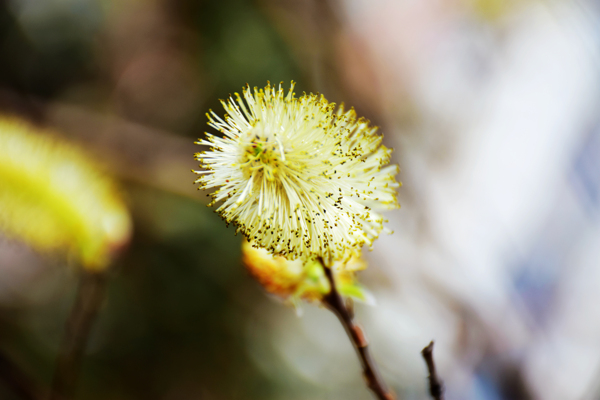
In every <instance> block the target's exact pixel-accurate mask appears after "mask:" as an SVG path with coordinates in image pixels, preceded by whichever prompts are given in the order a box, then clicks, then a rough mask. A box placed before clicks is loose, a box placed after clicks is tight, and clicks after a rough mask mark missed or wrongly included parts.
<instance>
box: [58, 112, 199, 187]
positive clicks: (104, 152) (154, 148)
mask: <svg viewBox="0 0 600 400" xmlns="http://www.w3.org/2000/svg"><path fill="white" fill-rule="evenodd" d="M46 122H47V123H48V124H49V125H50V126H52V127H54V128H56V129H57V130H58V133H59V134H60V135H62V136H64V137H65V138H67V139H69V140H71V141H73V142H76V143H78V144H80V145H81V146H82V147H84V148H85V149H87V150H88V151H89V152H91V153H93V154H94V155H96V156H97V158H98V159H100V160H104V161H106V166H107V167H108V168H109V169H110V170H111V171H112V172H113V173H114V174H115V175H117V176H120V177H122V178H125V179H130V180H133V181H136V182H140V183H143V184H146V185H149V186H153V187H157V188H159V189H162V190H166V191H170V192H173V193H177V194H179V195H183V196H186V197H193V198H195V199H198V198H204V197H205V196H197V195H196V192H195V187H194V185H193V182H194V180H195V179H196V178H195V176H194V174H192V173H191V169H193V168H198V163H197V162H196V161H195V160H194V157H193V156H194V153H195V152H197V151H198V150H199V148H198V146H196V145H194V143H193V142H194V141H193V140H192V139H188V138H184V137H178V136H177V135H175V134H173V133H171V132H167V131H162V130H159V129H153V128H149V127H146V126H143V125H140V124H136V123H133V122H129V121H126V120H123V119H121V118H117V117H107V116H104V115H101V114H97V113H94V112H91V111H88V110H86V109H83V108H81V107H77V106H70V105H65V104H51V105H49V107H48V110H47V113H46Z"/></svg>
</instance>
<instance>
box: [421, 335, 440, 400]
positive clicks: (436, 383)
mask: <svg viewBox="0 0 600 400" xmlns="http://www.w3.org/2000/svg"><path fill="white" fill-rule="evenodd" d="M421 355H422V356H423V358H424V359H425V363H426V364H427V370H428V371H429V377H428V379H429V394H430V395H431V397H432V398H433V399H434V400H444V384H443V383H442V381H441V380H440V378H439V377H438V374H437V371H436V369H435V362H434V361H433V341H432V342H431V343H429V345H428V346H427V347H425V348H424V349H423V350H422V351H421Z"/></svg>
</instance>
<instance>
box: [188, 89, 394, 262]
mask: <svg viewBox="0 0 600 400" xmlns="http://www.w3.org/2000/svg"><path fill="white" fill-rule="evenodd" d="M293 88H294V83H292V87H291V89H290V90H289V92H288V93H287V95H286V94H285V93H284V91H283V89H282V88H281V85H280V86H279V88H278V89H276V88H275V87H272V86H270V85H267V86H266V87H265V88H264V90H263V89H260V90H259V89H257V88H254V91H252V90H251V89H250V88H249V87H246V88H245V89H244V91H243V97H244V99H242V98H241V97H240V96H239V95H238V94H237V93H236V95H235V96H236V100H234V99H233V98H230V99H229V100H228V101H227V102H225V101H223V102H222V104H223V107H224V108H225V111H226V116H225V119H224V120H223V119H221V118H220V117H219V116H218V115H217V114H215V113H214V112H211V113H210V114H208V118H209V125H210V126H212V127H213V128H215V129H217V130H218V131H219V132H221V133H222V134H223V136H222V137H220V136H215V135H212V134H210V133H207V139H201V140H199V141H198V142H196V143H197V144H200V145H204V146H209V147H210V150H209V151H206V152H202V153H198V154H196V158H197V159H198V160H199V161H200V162H201V166H202V167H203V168H204V170H203V171H194V172H196V173H197V174H200V175H201V177H200V178H199V179H198V180H197V181H196V182H197V183H199V184H200V187H201V188H205V189H210V188H218V190H216V191H215V192H213V193H212V197H213V202H212V203H211V205H212V204H215V203H217V202H221V205H220V206H219V207H218V208H217V210H216V211H217V212H218V213H219V214H220V215H221V216H222V217H223V219H224V220H225V221H226V222H227V223H233V224H235V225H236V226H237V229H238V231H239V232H242V233H243V234H244V236H245V237H246V238H248V240H251V241H253V242H254V243H255V244H256V246H258V247H262V248H265V249H267V250H268V251H269V252H270V253H272V254H274V255H280V256H284V257H286V258H287V259H289V260H294V259H297V258H302V259H304V260H308V259H311V258H315V257H319V256H320V257H323V259H324V260H325V264H326V265H328V266H329V265H331V264H332V263H333V261H334V260H341V259H346V260H347V259H349V258H350V257H352V256H357V255H358V254H359V253H360V250H361V248H362V246H363V245H365V244H366V245H369V246H370V245H372V243H373V241H374V240H375V239H376V238H377V237H378V236H379V234H380V233H381V231H383V230H385V228H384V227H383V223H384V221H385V220H384V218H383V216H382V215H381V214H379V213H378V212H377V211H378V210H383V209H393V208H397V207H398V202H397V200H396V188H397V187H398V186H399V184H398V183H397V182H396V180H395V179H394V175H395V174H396V173H397V172H398V166H397V165H388V163H389V161H390V154H391V150H390V149H388V148H386V147H385V146H383V145H382V143H381V142H382V136H381V135H378V134H377V127H372V126H369V121H367V120H366V119H364V118H357V116H356V113H355V112H354V110H353V109H350V110H345V109H344V107H343V106H340V107H338V108H337V109H336V106H335V104H333V103H329V102H328V101H327V100H326V99H325V98H324V97H323V96H319V95H315V94H304V95H302V96H301V97H299V98H296V97H295V95H294V93H293Z"/></svg>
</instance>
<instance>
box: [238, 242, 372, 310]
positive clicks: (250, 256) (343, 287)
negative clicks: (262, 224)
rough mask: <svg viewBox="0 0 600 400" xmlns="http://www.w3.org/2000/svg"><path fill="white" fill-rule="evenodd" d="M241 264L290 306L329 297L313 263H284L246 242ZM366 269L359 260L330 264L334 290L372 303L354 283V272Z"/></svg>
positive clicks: (320, 271)
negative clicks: (303, 301) (298, 301)
mask: <svg viewBox="0 0 600 400" xmlns="http://www.w3.org/2000/svg"><path fill="white" fill-rule="evenodd" d="M242 260H243V263H244V265H245V266H246V268H247V269H248V271H249V272H250V274H251V275H252V276H253V277H254V278H255V279H256V280H257V281H258V282H259V283H260V284H261V285H262V286H263V288H264V289H265V290H266V291H267V292H268V293H271V294H273V295H276V296H277V297H279V298H281V299H284V300H288V301H289V302H291V303H292V304H296V301H297V300H306V301H311V302H317V301H320V300H321V299H323V296H324V295H326V294H327V293H329V290H330V287H329V282H328V281H327V277H326V276H325V273H324V271H323V266H322V265H321V264H320V263H319V262H317V261H315V260H308V261H306V262H303V261H302V260H299V259H298V260H287V259H285V258H284V257H280V256H273V255H272V254H270V253H269V252H268V251H267V250H265V249H262V248H257V247H253V246H252V245H251V244H250V243H249V242H248V241H244V242H243V244H242ZM365 267H366V264H365V262H364V261H362V259H360V258H352V259H350V260H349V261H348V262H347V263H342V262H336V263H334V264H333V266H332V269H333V271H334V275H335V278H336V286H337V289H338V290H339V291H340V293H341V294H343V295H345V296H350V297H353V298H355V299H358V300H361V301H365V302H372V297H371V295H370V294H369V293H368V292H367V291H366V290H365V289H364V288H363V287H362V286H360V285H359V284H358V283H357V282H356V279H355V271H358V270H362V269H364V268H365Z"/></svg>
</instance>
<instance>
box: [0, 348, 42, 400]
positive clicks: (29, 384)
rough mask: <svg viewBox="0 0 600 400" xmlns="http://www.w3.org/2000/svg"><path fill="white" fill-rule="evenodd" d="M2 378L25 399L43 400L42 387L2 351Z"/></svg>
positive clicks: (0, 368)
mask: <svg viewBox="0 0 600 400" xmlns="http://www.w3.org/2000/svg"><path fill="white" fill-rule="evenodd" d="M0 379H2V380H3V381H4V382H5V383H6V385H7V386H8V387H10V388H11V389H12V390H13V391H14V392H15V394H17V395H19V397H20V398H22V399H24V400H41V399H42V398H43V397H42V393H43V391H42V389H41V388H40V386H39V385H38V383H37V382H35V381H34V380H33V379H32V378H31V377H30V376H29V375H28V374H27V373H25V371H23V370H22V369H21V368H20V367H19V366H18V365H17V364H16V363H15V362H14V361H13V360H12V359H11V358H10V357H9V356H8V355H7V354H5V353H4V352H0Z"/></svg>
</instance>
